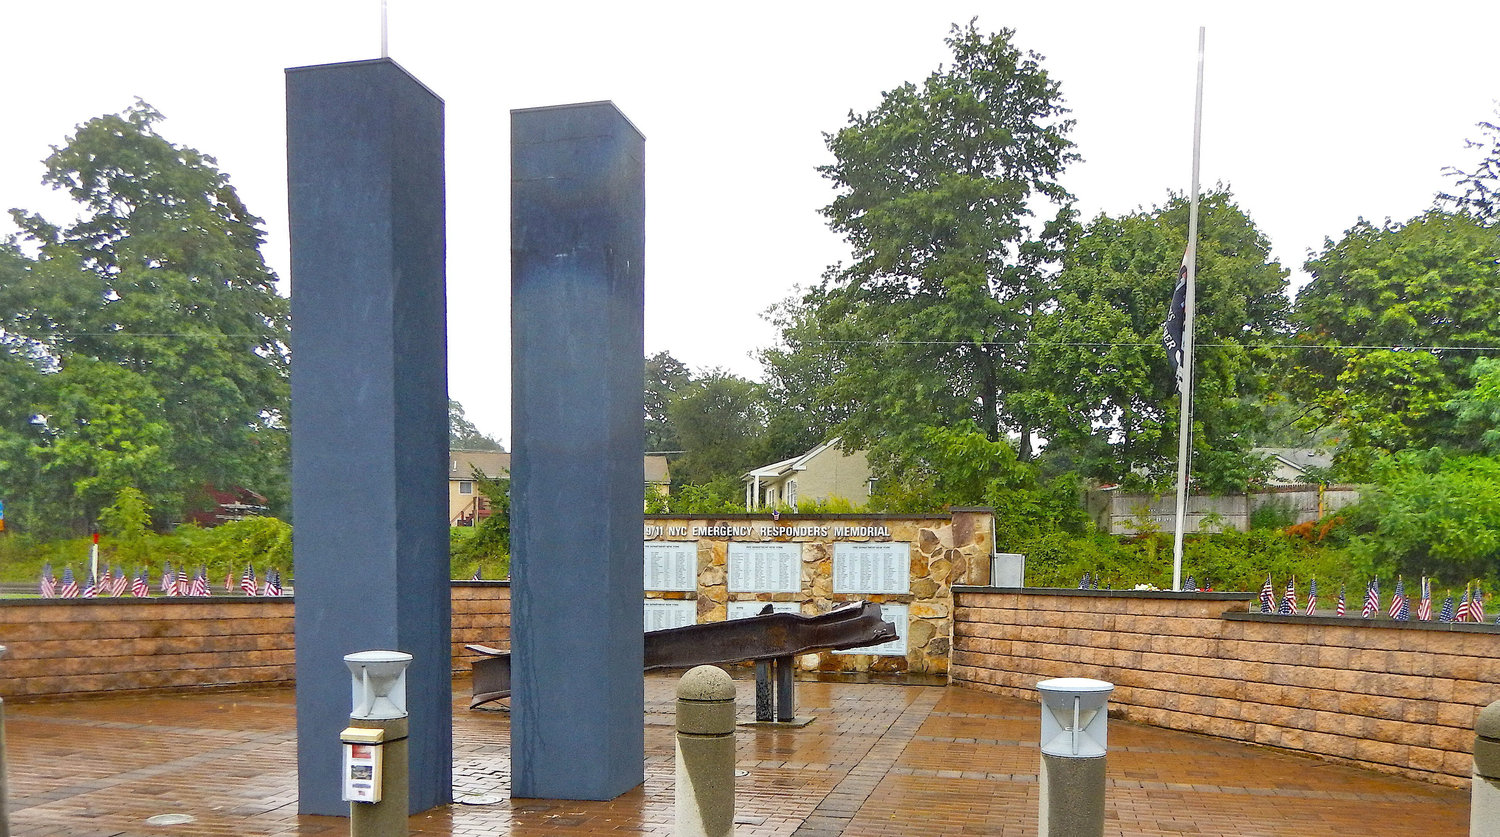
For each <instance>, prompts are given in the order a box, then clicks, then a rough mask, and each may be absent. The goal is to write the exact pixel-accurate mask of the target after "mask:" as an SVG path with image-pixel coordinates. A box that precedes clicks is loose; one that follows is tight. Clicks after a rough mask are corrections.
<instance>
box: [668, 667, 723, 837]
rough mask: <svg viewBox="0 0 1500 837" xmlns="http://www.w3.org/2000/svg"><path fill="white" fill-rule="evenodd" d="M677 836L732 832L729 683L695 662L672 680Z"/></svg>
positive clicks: (714, 836) (720, 836)
mask: <svg viewBox="0 0 1500 837" xmlns="http://www.w3.org/2000/svg"><path fill="white" fill-rule="evenodd" d="M676 813H677V819H676V827H675V829H674V830H673V832H672V833H673V834H675V835H677V837H730V835H732V834H733V833H734V681H733V680H731V679H730V678H729V675H728V674H726V673H725V672H724V670H723V669H721V668H718V667H716V666H698V667H697V668H695V669H693V670H691V671H689V672H688V673H687V674H684V675H683V676H682V679H681V680H680V681H678V683H677V785H676Z"/></svg>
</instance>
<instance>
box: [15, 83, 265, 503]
mask: <svg viewBox="0 0 1500 837" xmlns="http://www.w3.org/2000/svg"><path fill="white" fill-rule="evenodd" d="M161 120H162V116H161V114H160V113H158V112H157V111H156V110H155V109H153V108H152V107H151V106H150V105H148V104H146V103H145V102H140V101H137V102H136V104H134V105H133V106H131V107H129V108H127V109H126V110H125V111H123V112H122V113H119V114H111V115H106V116H101V117H97V118H95V119H91V120H89V121H88V122H85V123H83V124H82V125H79V126H78V127H77V129H76V130H75V132H74V134H73V135H72V136H71V137H69V138H68V140H67V142H66V143H65V144H64V145H62V146H60V147H54V148H53V152H52V154H51V156H49V157H48V158H47V159H46V161H45V166H46V173H45V175H44V176H43V182H44V183H46V184H48V185H51V186H53V187H54V188H56V189H60V190H62V191H64V192H66V193H67V194H68V195H70V196H71V197H72V198H73V199H74V200H75V201H76V202H77V204H78V207H79V213H80V214H79V216H78V218H77V219H76V220H75V221H73V222H71V223H66V224H58V223H54V222H51V221H49V220H47V219H45V218H43V217H41V216H39V215H36V214H31V213H27V212H24V211H21V210H12V212H11V215H12V217H13V219H14V220H15V222H16V224H17V225H18V226H19V227H20V229H21V235H22V241H23V242H24V243H25V244H26V246H27V250H28V252H34V253H35V257H31V256H28V255H26V254H25V253H23V251H22V250H21V248H20V246H19V242H16V241H12V242H9V243H7V244H6V245H5V246H4V247H0V311H3V312H4V313H3V314H0V335H3V338H0V349H3V351H4V352H5V353H6V354H7V355H8V363H9V364H11V365H17V364H24V365H29V366H30V367H31V368H32V369H34V370H35V371H36V372H38V373H40V377H37V376H36V375H27V376H25V380H24V382H23V383H22V384H21V386H22V387H24V388H25V390H26V391H25V400H24V401H22V402H20V403H21V404H22V405H23V409H21V410H18V411H16V412H17V413H18V414H19V415H24V416H40V417H41V419H42V420H41V421H31V420H30V419H28V420H27V424H26V425H25V426H23V427H19V428H18V427H17V426H16V425H15V424H14V423H12V424H10V425H7V426H6V427H5V428H4V430H3V431H0V434H4V436H0V438H3V437H5V436H8V437H10V441H9V442H8V443H7V442H0V455H5V456H6V457H7V461H6V462H5V463H3V465H0V480H4V483H3V485H0V489H3V490H4V493H5V494H6V496H7V499H10V498H17V497H20V498H24V503H23V504H22V507H23V508H25V509H26V510H27V515H26V520H25V524H26V525H34V526H38V525H39V526H42V527H45V526H48V525H51V526H71V527H73V528H75V529H76V528H79V527H83V526H86V525H87V524H88V523H89V522H91V521H92V520H93V519H94V517H95V515H96V514H97V513H98V511H99V510H100V509H101V508H103V507H104V506H105V505H106V504H108V503H109V502H111V501H112V500H113V498H114V497H115V495H116V493H117V492H118V491H119V490H120V489H121V488H122V487H125V486H126V485H134V486H135V487H137V488H139V489H141V490H142V491H144V492H146V493H147V495H148V499H149V501H150V503H151V505H152V506H153V507H154V508H156V509H157V510H158V511H160V512H162V513H163V517H164V519H165V520H168V521H169V520H171V519H173V518H175V517H177V516H178V515H179V514H180V513H181V512H182V511H183V510H184V506H185V505H186V504H188V503H190V502H192V501H193V498H194V497H195V496H196V495H197V494H198V491H199V489H200V488H201V487H203V486H205V485H212V486H229V485H243V486H246V487H251V488H254V489H255V490H257V491H259V492H261V493H263V494H267V495H269V496H273V497H282V498H284V497H285V493H286V477H287V474H286V470H287V469H286V462H287V443H286V413H287V401H288V387H287V365H288V351H287V343H288V341H287V336H288V307H287V301H286V299H285V298H283V297H281V296H280V295H278V294H277V292H276V287H275V281H276V277H275V276H274V275H273V274H272V272H271V270H270V269H269V268H268V267H267V266H266V264H265V262H264V260H263V259H262V257H261V253H260V245H261V243H262V241H263V234H262V231H261V226H260V225H261V221H260V219H259V218H257V217H255V216H254V215H251V214H250V213H249V211H248V210H247V209H246V207H245V206H244V204H243V203H242V202H241V201H240V199H239V196H238V195H237V194H236V192H235V190H234V188H233V187H232V186H230V184H229V178H228V177H227V176H226V175H225V174H224V173H223V172H221V171H219V169H218V167H217V163H216V162H215V160H214V159H213V158H212V157H209V156H207V155H204V154H202V153H200V152H198V151H196V150H194V149H191V148H186V147H183V146H179V145H175V144H173V143H172V142H169V141H168V140H167V139H165V138H164V137H162V136H161V135H160V134H158V133H157V131H156V126H157V124H158V123H159V122H160V121H161ZM17 434H19V435H20V436H21V437H23V438H24V441H25V443H26V450H27V451H28V452H29V453H30V455H32V456H34V457H35V458H36V460H37V462H38V466H37V467H35V468H31V469H29V470H28V468H27V467H26V466H25V465H24V464H23V463H18V462H17V461H16V460H14V459H10V458H9V457H10V456H12V455H14V452H15V451H16V450H17V449H18V447H19V445H18V444H17V441H16V439H15V438H14V437H15V436H16V435H17Z"/></svg>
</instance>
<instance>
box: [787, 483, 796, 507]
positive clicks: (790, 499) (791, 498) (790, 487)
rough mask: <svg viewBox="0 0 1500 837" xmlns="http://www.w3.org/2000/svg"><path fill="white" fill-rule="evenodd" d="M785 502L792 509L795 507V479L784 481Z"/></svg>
mask: <svg viewBox="0 0 1500 837" xmlns="http://www.w3.org/2000/svg"><path fill="white" fill-rule="evenodd" d="M786 504H787V505H788V506H791V507H792V508H794V509H795V508H797V481H796V480H787V481H786Z"/></svg>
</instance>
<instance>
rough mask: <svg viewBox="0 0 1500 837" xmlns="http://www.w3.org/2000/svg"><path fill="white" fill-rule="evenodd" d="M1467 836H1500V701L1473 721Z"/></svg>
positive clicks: (1482, 711)
mask: <svg viewBox="0 0 1500 837" xmlns="http://www.w3.org/2000/svg"><path fill="white" fill-rule="evenodd" d="M1469 837H1500V700H1497V701H1495V702H1494V703H1492V704H1490V705H1489V706H1486V707H1485V708H1483V709H1481V710H1479V719H1478V720H1477V721H1475V722H1474V782H1473V790H1472V791H1471V796H1470V799H1469Z"/></svg>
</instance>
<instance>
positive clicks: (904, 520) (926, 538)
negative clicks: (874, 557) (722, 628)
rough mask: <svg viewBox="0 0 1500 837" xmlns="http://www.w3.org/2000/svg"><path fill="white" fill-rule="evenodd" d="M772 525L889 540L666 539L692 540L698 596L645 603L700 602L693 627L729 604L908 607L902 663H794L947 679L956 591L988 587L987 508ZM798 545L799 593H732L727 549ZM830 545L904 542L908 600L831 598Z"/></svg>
mask: <svg viewBox="0 0 1500 837" xmlns="http://www.w3.org/2000/svg"><path fill="white" fill-rule="evenodd" d="M647 523H648V524H649V525H652V526H661V527H663V530H664V531H667V532H670V531H671V530H672V528H673V527H686V529H687V531H688V532H692V531H693V528H694V527H713V526H726V525H734V526H743V525H746V524H750V525H751V526H752V528H754V529H756V530H758V528H759V527H760V526H762V525H771V524H772V523H773V521H772V519H771V517H770V516H769V515H736V516H730V517H726V518H714V519H703V518H697V519H692V518H674V517H667V516H663V515H651V516H649V517H648V519H647ZM774 525H775V526H781V527H795V526H827V527H829V529H830V531H831V530H832V527H834V526H847V527H864V526H884V527H886V528H888V529H889V530H890V535H889V537H886V536H881V537H873V538H872V537H844V538H834V537H833V536H831V535H830V536H828V537H776V538H767V539H764V540H762V539H760V538H758V537H756V536H749V537H734V538H728V537H692V536H688V537H671V536H668V535H663V536H661V537H659V538H657V539H656V541H657V542H664V541H674V540H676V541H696V542H697V545H698V589H697V591H696V592H695V593H667V592H648V593H647V594H646V597H647V598H648V599H685V598H695V599H696V600H697V610H698V620H697V621H698V622H699V623H700V624H701V623H705V622H722V621H724V620H725V619H726V618H727V617H728V604H729V602H730V601H740V602H796V603H797V604H798V605H799V606H800V608H799V609H800V611H801V612H802V613H805V614H808V615H814V614H818V613H826V612H827V611H829V610H831V609H833V608H834V607H835V606H837V605H839V604H842V603H844V602H849V601H859V600H865V601H871V602H875V603H877V604H886V603H898V604H905V605H909V623H908V626H907V637H908V639H907V653H906V656H905V657H888V656H875V655H871V654H834V653H832V652H824V653H821V654H807V655H804V656H802V657H801V658H799V659H798V663H797V665H798V667H799V668H801V669H802V670H804V671H849V672H902V671H910V672H916V673H924V674H945V673H947V671H948V660H949V652H950V650H951V647H952V636H953V585H955V584H984V583H988V581H989V573H990V564H989V560H990V558H989V556H990V552H991V548H992V545H993V541H994V516H993V513H992V512H991V511H990V510H988V509H983V510H972V511H965V510H958V511H955V512H953V514H951V515H942V516H922V517H895V516H874V517H866V516H857V515H817V516H813V515H808V516H799V515H782V516H781V518H780V519H779V520H776V521H774ZM731 541H740V542H751V543H763V542H779V543H800V544H803V546H802V589H801V590H800V591H799V592H796V593H730V592H729V587H728V580H729V566H728V556H729V543H730V542H731ZM835 541H844V542H854V543H868V542H881V541H894V542H907V543H909V544H910V545H911V546H910V549H909V555H910V562H911V563H910V566H911V592H910V593H909V594H905V595H881V594H836V593H834V592H833V544H834V543H835Z"/></svg>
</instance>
